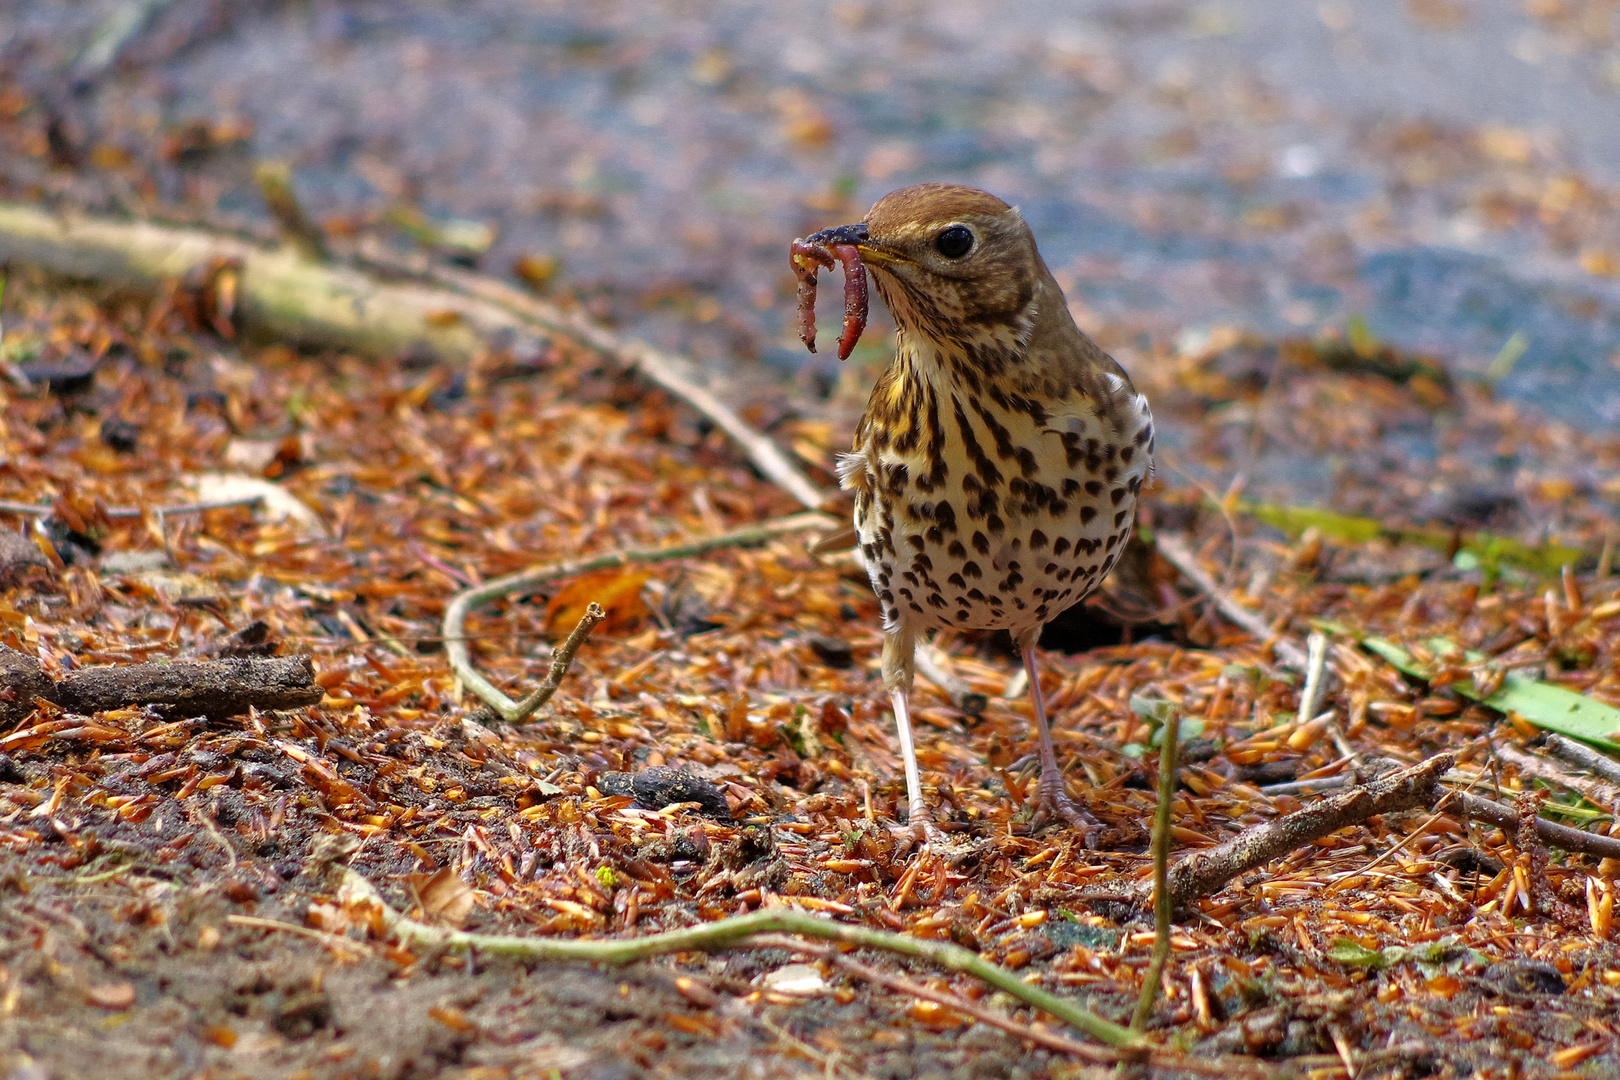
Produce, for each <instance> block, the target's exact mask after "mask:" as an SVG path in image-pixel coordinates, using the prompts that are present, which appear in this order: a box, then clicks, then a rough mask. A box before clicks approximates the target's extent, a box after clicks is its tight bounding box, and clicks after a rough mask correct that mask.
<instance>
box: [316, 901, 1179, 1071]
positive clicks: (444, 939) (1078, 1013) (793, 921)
mask: <svg viewBox="0 0 1620 1080" xmlns="http://www.w3.org/2000/svg"><path fill="white" fill-rule="evenodd" d="M339 895H340V899H341V900H342V901H343V902H345V903H347V904H351V905H353V904H365V905H369V906H372V907H373V908H374V909H375V910H376V911H377V912H379V914H380V920H381V923H382V926H383V928H384V929H385V930H387V931H389V932H391V933H394V934H397V935H398V936H399V937H400V939H401V940H404V941H408V942H416V943H420V944H422V945H425V946H428V947H429V948H434V947H438V948H447V949H477V950H478V951H479V952H482V953H486V954H488V955H491V956H509V957H513V958H515V959H519V960H576V961H586V962H588V963H601V964H628V963H630V962H632V961H635V960H641V959H644V958H646V957H649V956H661V955H664V954H666V953H673V952H688V951H692V950H702V949H718V948H725V947H728V946H732V945H736V944H738V943H740V942H742V941H744V940H745V939H747V938H750V937H753V936H754V935H756V934H769V933H786V934H802V935H803V936H805V937H812V938H821V939H824V940H828V941H842V942H847V943H848V944H851V945H857V946H861V947H864V948H868V949H882V950H883V951H885V952H892V953H899V954H901V955H902V956H912V957H916V958H917V959H919V960H926V961H928V962H930V963H933V964H937V965H939V966H940V967H943V968H947V969H949V970H951V971H960V972H962V973H963V974H966V975H971V976H973V977H974V978H976V979H981V980H983V981H984V982H987V983H989V984H990V985H991V986H994V987H995V988H996V989H998V990H1003V991H1005V992H1007V993H1008V994H1011V995H1012V996H1013V997H1015V998H1017V999H1018V1000H1019V1001H1022V1002H1024V1003H1025V1004H1027V1005H1033V1006H1034V1007H1035V1008H1037V1009H1040V1010H1042V1011H1043V1012H1047V1013H1050V1014H1051V1015H1053V1016H1055V1017H1057V1018H1058V1019H1060V1020H1062V1021H1064V1022H1065V1023H1068V1024H1070V1025H1072V1026H1074V1027H1075V1028H1078V1029H1079V1030H1081V1031H1083V1032H1085V1033H1086V1034H1087V1035H1090V1036H1091V1037H1092V1038H1094V1039H1096V1040H1097V1041H1098V1042H1101V1043H1106V1044H1107V1045H1109V1046H1114V1047H1119V1048H1121V1049H1138V1048H1146V1047H1147V1046H1148V1043H1147V1042H1146V1040H1145V1039H1143V1037H1142V1036H1141V1035H1139V1034H1137V1033H1136V1032H1133V1031H1130V1030H1129V1029H1127V1028H1123V1027H1121V1026H1119V1025H1118V1024H1114V1023H1110V1022H1109V1021H1107V1020H1104V1019H1103V1018H1102V1017H1100V1016H1098V1015H1097V1014H1096V1013H1094V1012H1092V1011H1091V1010H1089V1009H1086V1008H1083V1007H1081V1006H1079V1005H1076V1004H1075V1003H1074V1002H1073V1001H1070V1000H1068V999H1067V998H1062V997H1059V996H1058V995H1056V994H1053V993H1050V992H1048V991H1046V990H1043V989H1041V988H1040V987H1038V986H1034V985H1031V984H1030V983H1026V982H1025V981H1024V980H1023V979H1021V978H1019V977H1018V976H1017V975H1016V974H1014V973H1013V972H1011V971H1009V970H1007V969H1006V968H1004V967H1001V966H999V965H997V964H992V963H990V962H989V961H988V960H985V959H984V958H983V957H981V956H979V955H978V954H977V953H973V952H970V951H968V950H967V949H964V948H962V947H961V946H960V945H952V944H950V943H949V942H944V941H930V940H925V939H923V938H914V937H908V936H907V935H905V934H893V933H890V932H888V931H886V930H872V929H869V928H867V927H864V926H850V925H848V924H847V923H839V922H833V921H832V920H831V919H826V918H823V917H821V916H819V915H811V914H808V913H806V912H802V911H795V910H793V909H791V908H781V907H768V908H762V909H760V910H759V911H755V912H751V913H749V914H747V915H734V916H732V917H731V918H727V919H720V920H718V921H716V922H711V923H701V924H699V925H697V926H690V927H687V928H685V929H682V930H666V931H665V932H663V933H661V934H651V935H649V936H647V937H643V938H630V939H614V940H594V941H591V940H587V941H579V940H556V939H552V938H528V937H511V936H506V935H501V934H472V933H467V932H466V931H462V930H452V929H448V928H445V927H437V926H426V925H424V924H422V923H419V922H417V921H416V920H414V919H409V918H406V917H405V916H404V915H401V914H400V913H399V912H398V911H395V910H394V909H393V908H392V907H390V906H389V905H388V904H387V903H386V902H384V900H383V899H382V897H381V896H380V895H379V894H378V892H377V890H376V888H375V887H373V886H372V884H371V882H369V881H367V880H366V879H365V878H363V877H361V876H360V875H359V874H357V873H355V872H354V871H352V870H345V871H343V876H342V884H341V886H340V888H339Z"/></svg>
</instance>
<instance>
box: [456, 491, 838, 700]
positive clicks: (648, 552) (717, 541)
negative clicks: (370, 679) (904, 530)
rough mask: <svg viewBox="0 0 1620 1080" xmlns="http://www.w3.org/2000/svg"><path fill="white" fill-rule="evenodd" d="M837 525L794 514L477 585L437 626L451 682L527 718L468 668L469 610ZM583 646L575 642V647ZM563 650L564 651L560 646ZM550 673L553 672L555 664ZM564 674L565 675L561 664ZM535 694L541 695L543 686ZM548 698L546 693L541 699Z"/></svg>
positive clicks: (819, 517) (819, 516) (460, 595)
mask: <svg viewBox="0 0 1620 1080" xmlns="http://www.w3.org/2000/svg"><path fill="white" fill-rule="evenodd" d="M837 525H838V523H837V522H835V521H834V520H833V519H832V518H830V517H828V516H826V515H825V514H794V515H792V516H790V517H783V518H773V519H771V520H770V521H765V522H761V523H760V524H758V525H749V526H747V527H745V528H741V529H734V530H732V531H731V532H728V533H721V534H719V535H718V536H710V537H705V538H704V539H702V540H694V541H692V542H690V543H687V544H675V545H671V546H669V547H657V548H630V549H627V550H620V551H609V552H605V553H603V554H601V555H588V556H586V557H584V558H581V559H567V560H564V561H562V562H556V563H549V564H547V565H545V566H538V567H534V568H532V569H529V570H520V571H518V572H517V573H515V574H507V575H506V576H504V577H498V578H492V579H491V580H489V581H486V582H484V584H482V585H479V586H477V587H475V588H471V589H466V590H464V591H462V592H459V593H457V594H456V595H455V597H454V598H453V599H451V601H450V604H449V606H448V607H446V608H445V610H444V622H443V624H442V635H443V638H444V652H445V656H446V657H447V658H448V659H449V661H450V670H451V671H453V672H455V674H456V677H457V678H459V679H460V680H461V685H462V686H465V687H466V688H467V689H468V690H470V691H472V693H474V694H475V695H477V696H478V698H479V699H480V700H482V701H483V702H485V703H486V704H487V705H489V707H490V708H492V709H494V710H495V711H496V712H497V713H499V714H501V716H502V717H505V718H507V719H508V722H510V723H518V722H519V721H520V720H522V719H523V718H524V717H527V716H528V715H529V714H530V713H531V712H533V711H534V709H535V708H538V707H539V704H536V705H534V706H532V707H531V708H529V709H528V710H527V711H519V710H520V709H521V707H522V705H523V704H525V703H526V702H516V701H513V700H512V699H511V698H509V697H507V696H506V695H505V694H504V693H502V692H501V691H500V690H499V689H498V688H496V686H495V684H494V683H491V682H490V681H489V680H488V679H486V678H484V676H483V675H481V674H479V672H478V669H477V668H476V667H475V666H473V662H472V654H471V653H470V652H469V651H468V649H467V640H466V635H465V634H464V633H463V627H464V625H465V623H466V621H467V615H468V613H469V612H471V611H473V610H474V609H475V608H478V607H481V606H483V605H484V604H488V603H492V602H493V601H496V600H500V599H503V598H505V597H510V596H521V595H523V594H525V593H530V592H533V591H534V590H535V589H537V588H539V587H540V586H542V585H545V584H548V583H550V582H553V581H558V580H560V579H562V578H571V577H578V576H579V575H581V574H590V573H594V572H596V571H598V570H611V569H613V568H614V567H618V566H627V565H629V564H631V563H659V562H668V561H670V560H671V559H686V558H692V557H694V556H697V555H706V554H708V553H709V552H711V551H720V550H723V549H726V548H738V547H752V546H754V545H757V544H764V543H768V542H769V541H771V540H774V539H776V538H777V537H779V536H784V535H786V534H788V533H794V532H800V531H802V530H805V529H816V528H829V527H832V528H836V527H837ZM580 622H581V625H584V620H583V619H582V620H581V621H580ZM591 625H592V626H595V625H596V624H595V623H592V624H591ZM589 630H590V628H589V627H587V628H586V630H585V632H586V633H589ZM574 632H575V633H576V634H577V633H579V632H580V631H579V628H578V627H576V628H575V630H574ZM570 638H572V635H570ZM583 640H584V639H583V638H581V641H583ZM574 647H575V649H577V648H578V647H579V646H578V645H577V644H576V645H575V646H574ZM563 648H567V643H566V642H565V643H564V645H563ZM561 655H562V650H561V649H559V650H558V657H559V658H560V657H561ZM572 658H573V653H569V654H568V659H570V660H571V659H572ZM552 669H553V672H555V670H556V661H555V660H554V661H553V664H552ZM564 671H565V672H566V663H565V665H564ZM557 678H558V679H559V680H560V679H561V675H558V676H557ZM547 681H548V682H549V681H550V679H549V678H548V680H547ZM541 689H542V690H543V689H544V686H543V685H542V687H541ZM555 690H556V688H555V687H553V688H552V691H553V692H555ZM536 693H538V691H536ZM531 696H533V695H531ZM550 696H551V695H550V694H549V693H548V694H547V695H546V698H549V697H550ZM546 698H542V699H541V702H540V703H544V701H545V700H546Z"/></svg>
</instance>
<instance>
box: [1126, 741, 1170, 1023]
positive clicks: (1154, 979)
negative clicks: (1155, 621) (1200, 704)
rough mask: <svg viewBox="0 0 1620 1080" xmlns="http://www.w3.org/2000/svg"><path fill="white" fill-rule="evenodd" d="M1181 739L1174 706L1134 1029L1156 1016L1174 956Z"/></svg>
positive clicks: (1162, 757)
mask: <svg viewBox="0 0 1620 1080" xmlns="http://www.w3.org/2000/svg"><path fill="white" fill-rule="evenodd" d="M1180 740H1181V714H1180V713H1178V712H1177V711H1176V710H1174V709H1171V710H1170V715H1169V716H1168V717H1167V718H1166V719H1165V722H1164V745H1163V746H1161V747H1160V748H1159V806H1158V809H1157V810H1156V811H1155V812H1154V814H1153V930H1154V934H1153V958H1152V959H1151V960H1149V961H1148V969H1147V974H1146V975H1145V976H1143V979H1142V996H1141V997H1140V998H1138V999H1137V1002H1136V1014H1135V1015H1134V1016H1132V1017H1131V1030H1132V1031H1143V1030H1145V1029H1146V1028H1147V1022H1148V1019H1149V1018H1150V1017H1152V1015H1153V1002H1154V1000H1155V999H1156V998H1157V997H1158V996H1159V984H1160V982H1161V981H1162V979H1163V977H1164V965H1165V962H1166V961H1168V960H1169V958H1170V917H1171V915H1172V914H1173V913H1174V910H1175V905H1174V904H1173V903H1172V902H1171V898H1170V816H1171V807H1172V804H1173V803H1174V801H1175V797H1176V751H1177V748H1178V743H1179V742H1180Z"/></svg>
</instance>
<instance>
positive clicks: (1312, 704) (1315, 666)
mask: <svg viewBox="0 0 1620 1080" xmlns="http://www.w3.org/2000/svg"><path fill="white" fill-rule="evenodd" d="M1305 650H1306V652H1307V654H1308V655H1307V656H1306V658H1305V689H1303V690H1301V691H1300V693H1299V717H1298V719H1297V721H1296V722H1297V723H1298V724H1300V725H1301V726H1304V725H1305V724H1307V723H1309V722H1310V721H1311V720H1312V719H1313V718H1315V716H1316V703H1317V702H1318V701H1320V700H1321V698H1322V673H1323V671H1325V670H1326V669H1327V635H1326V634H1324V633H1321V632H1320V631H1313V632H1312V633H1311V635H1310V636H1309V637H1307V638H1306V639H1305Z"/></svg>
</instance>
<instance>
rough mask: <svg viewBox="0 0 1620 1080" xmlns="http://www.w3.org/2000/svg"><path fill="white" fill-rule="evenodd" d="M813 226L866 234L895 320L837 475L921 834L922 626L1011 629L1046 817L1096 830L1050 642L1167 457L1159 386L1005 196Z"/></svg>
mask: <svg viewBox="0 0 1620 1080" xmlns="http://www.w3.org/2000/svg"><path fill="white" fill-rule="evenodd" d="M809 243H810V244H812V245H818V244H819V245H823V246H824V247H823V250H827V249H831V250H838V251H841V252H843V253H845V254H847V252H848V248H849V247H851V246H853V247H854V248H855V249H856V251H858V253H859V255H860V261H861V262H862V263H864V264H865V265H866V266H869V267H870V268H871V271H872V275H873V277H874V279H875V281H876V283H877V290H878V294H879V295H880V296H882V297H883V301H884V303H885V304H887V305H888V308H889V311H890V313H891V314H892V315H893V316H894V319H895V322H896V323H897V324H898V325H899V333H898V335H897V349H896V352H895V357H894V362H893V364H892V365H891V366H890V367H889V369H888V371H887V372H885V373H884V375H883V376H882V377H881V378H880V379H879V380H878V382H877V385H876V386H875V387H874V388H873V390H872V397H871V400H870V402H869V403H868V404H867V407H866V415H865V416H864V417H863V418H862V420H861V423H860V427H859V428H858V429H857V430H856V434H855V443H854V448H853V449H852V450H851V452H850V453H848V454H845V455H842V457H841V458H840V461H839V466H838V474H839V479H840V480H841V481H842V483H843V486H844V488H845V489H846V490H849V491H852V492H853V493H854V495H855V529H856V533H857V535H858V537H859V541H860V550H861V553H862V555H863V556H864V559H865V563H866V569H867V573H868V574H869V575H870V577H871V580H872V588H873V590H874V591H875V592H876V593H877V595H878V599H879V601H880V602H881V605H882V610H883V629H884V634H885V638H884V646H883V680H884V683H885V685H886V686H887V688H888V690H889V693H890V696H891V698H892V701H893V705H894V715H895V721H896V723H897V724H898V726H899V730H900V749H901V753H902V755H903V757H904V762H905V773H906V790H907V794H908V797H909V801H910V813H911V830H912V833H913V834H914V835H917V836H919V837H927V838H929V839H933V838H935V837H937V834H938V830H937V828H936V826H935V825H934V822H933V818H932V815H931V814H930V812H929V810H928V806H927V804H926V803H925V802H924V801H923V797H922V785H921V783H920V781H919V778H918V772H917V754H916V748H915V746H914V745H913V741H912V733H911V720H910V715H909V709H908V700H909V695H910V691H911V684H912V679H913V671H914V662H915V655H914V653H915V646H916V639H917V635H918V634H919V633H921V632H923V631H925V630H927V629H930V628H937V627H945V626H952V627H963V628H970V629H980V630H988V629H1005V630H1009V631H1011V632H1012V638H1013V641H1014V643H1015V644H1016V645H1017V647H1018V649H1019V651H1020V652H1021V653H1022V654H1023V659H1024V668H1025V671H1026V672H1027V673H1028V676H1029V693H1030V698H1031V703H1032V705H1033V706H1034V714H1035V728H1036V732H1037V733H1038V735H1039V738H1040V750H1039V754H1040V766H1041V775H1040V781H1039V786H1038V787H1037V789H1036V800H1035V818H1036V820H1035V826H1036V827H1037V828H1038V827H1039V826H1040V825H1041V824H1042V823H1044V822H1045V821H1047V820H1049V819H1050V818H1051V817H1052V816H1053V815H1054V814H1056V815H1059V816H1061V817H1063V818H1064V819H1066V820H1067V821H1069V822H1070V823H1071V824H1072V825H1074V826H1076V827H1077V828H1079V829H1080V830H1081V831H1082V833H1083V834H1084V837H1085V841H1086V843H1087V844H1088V845H1089V844H1091V843H1093V842H1094V840H1095V838H1096V834H1097V832H1098V830H1099V826H1098V823H1097V821H1096V819H1095V818H1093V817H1092V816H1091V815H1090V814H1089V813H1088V812H1087V811H1086V810H1085V809H1084V808H1082V807H1081V806H1080V805H1079V804H1077V803H1076V802H1075V801H1074V800H1073V799H1071V798H1070V797H1069V795H1068V793H1067V792H1066V791H1065V790H1064V784H1063V772H1062V770H1061V769H1060V768H1059V766H1058V762H1057V757H1056V755H1055V754H1054V753H1053V749H1052V735H1051V731H1050V729H1049V726H1048V724H1047V718H1046V706H1045V702H1044V701H1043V699H1042V694H1041V681H1040V669H1039V665H1038V663H1037V660H1036V654H1035V643H1036V640H1037V638H1039V636H1040V632H1041V627H1042V626H1043V625H1044V624H1045V623H1046V622H1047V620H1048V619H1050V618H1051V617H1052V616H1054V615H1056V614H1057V613H1058V612H1060V611H1063V610H1064V609H1065V608H1068V607H1070V606H1072V605H1073V604H1076V603H1078V602H1079V601H1080V600H1081V599H1083V598H1084V597H1085V596H1086V595H1087V594H1088V593H1090V592H1091V591H1092V590H1093V589H1095V588H1096V587H1097V585H1098V583H1099V582H1101V581H1102V579H1103V578H1104V577H1105V576H1106V575H1107V574H1108V572H1109V570H1110V569H1112V568H1113V565H1114V562H1115V560H1117V559H1118V558H1119V555H1120V552H1121V551H1122V550H1123V549H1124V547H1125V543H1126V540H1127V539H1128V537H1129V535H1130V531H1131V528H1132V523H1133V518H1134V517H1135V512H1136V498H1137V493H1138V492H1139V491H1140V490H1141V487H1142V483H1143V481H1144V480H1145V479H1146V478H1147V477H1148V475H1149V474H1150V472H1151V470H1152V453H1153V418H1152V415H1151V414H1150V413H1149V411H1148V404H1147V400H1146V399H1145V398H1144V397H1143V396H1142V395H1141V394H1139V393H1137V392H1136V389H1135V387H1133V386H1132V385H1131V380H1130V378H1129V376H1127V375H1126V374H1125V371H1124V369H1123V368H1121V367H1120V366H1119V364H1117V363H1116V362H1115V361H1114V360H1113V358H1112V357H1110V356H1109V355H1108V354H1107V353H1105V352H1103V350H1102V349H1101V348H1099V347H1098V346H1097V344H1096V343H1095V342H1093V341H1092V340H1091V339H1090V338H1088V337H1087V336H1086V335H1085V334H1084V333H1082V332H1081V330H1080V328H1079V327H1078V326H1076V325H1075V322H1074V319H1073V317H1072V316H1070V314H1069V309H1068V305H1067V304H1066V303H1065V301H1064V298H1063V291H1062V289H1061V288H1059V287H1058V283H1057V282H1056V281H1055V280H1053V278H1052V274H1051V271H1049V270H1048V269H1047V267H1046V264H1045V262H1043V261H1042V259H1041V256H1040V252H1039V251H1037V250H1036V247H1035V238H1034V236H1033V235H1032V234H1031V232H1030V229H1029V226H1028V225H1027V224H1025V222H1024V219H1023V217H1022V216H1021V215H1020V214H1019V213H1018V211H1017V210H1016V209H1014V208H1013V207H1010V206H1008V205H1007V204H1006V203H1004V202H1002V201H1001V200H1000V199H998V198H996V197H995V196H993V195H989V194H987V193H985V192H983V191H979V190H977V189H975V188H969V187H958V186H952V185H946V184H921V185H918V186H916V187H909V188H903V189H901V190H899V191H895V192H892V193H891V194H889V195H887V196H885V197H884V198H883V199H881V200H880V201H879V202H878V203H877V205H876V206H874V207H872V209H871V211H870V212H869V213H868V214H867V216H866V220H865V221H864V222H861V223H859V224H855V225H845V226H840V227H838V228H834V229H826V230H823V231H822V232H819V233H816V234H815V235H814V236H811V237H810V238H809ZM823 261H824V262H826V261H830V260H825V259H823ZM849 270H850V266H849V261H848V260H847V259H846V262H845V271H846V273H848V272H849ZM813 273H814V271H813V270H812V271H811V275H812V278H813ZM801 276H802V275H801ZM862 299H864V290H863V291H862ZM812 302H813V293H812ZM862 317H863V321H864V312H863V313H862ZM810 334H811V341H812V342H813V340H814V337H813V335H814V328H813V324H812V325H811V328H810ZM851 344H852V343H851ZM844 351H847V349H845V350H844Z"/></svg>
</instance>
